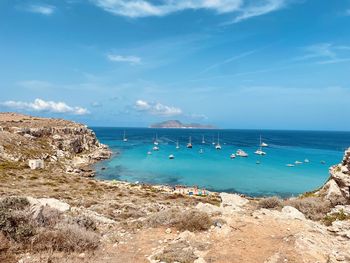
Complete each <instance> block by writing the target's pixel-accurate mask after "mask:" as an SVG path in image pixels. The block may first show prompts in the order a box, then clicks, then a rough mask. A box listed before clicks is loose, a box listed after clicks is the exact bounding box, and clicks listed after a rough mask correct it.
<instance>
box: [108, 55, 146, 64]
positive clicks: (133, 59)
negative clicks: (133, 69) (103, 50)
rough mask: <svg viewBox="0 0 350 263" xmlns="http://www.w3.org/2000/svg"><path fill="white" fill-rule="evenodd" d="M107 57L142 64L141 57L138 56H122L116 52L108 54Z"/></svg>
mask: <svg viewBox="0 0 350 263" xmlns="http://www.w3.org/2000/svg"><path fill="white" fill-rule="evenodd" d="M107 59H108V60H110V61H112V62H125V63H129V64H130V65H137V64H141V58H140V57H137V56H121V55H116V54H107Z"/></svg>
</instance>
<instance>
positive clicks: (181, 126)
mask: <svg viewBox="0 0 350 263" xmlns="http://www.w3.org/2000/svg"><path fill="white" fill-rule="evenodd" d="M149 127H150V128H176V129H215V128H216V127H215V126H213V125H209V124H199V123H182V122H181V121H178V120H169V121H163V122H160V123H154V124H151V125H150V126H149Z"/></svg>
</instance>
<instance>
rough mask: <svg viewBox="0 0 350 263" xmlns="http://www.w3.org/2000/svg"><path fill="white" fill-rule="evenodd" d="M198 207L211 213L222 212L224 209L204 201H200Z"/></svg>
mask: <svg viewBox="0 0 350 263" xmlns="http://www.w3.org/2000/svg"><path fill="white" fill-rule="evenodd" d="M196 208H197V209H198V210H200V211H202V212H205V213H207V214H209V215H214V214H220V213H221V212H222V209H221V208H220V207H218V206H215V205H212V204H208V203H202V202H200V203H198V204H197V205H196Z"/></svg>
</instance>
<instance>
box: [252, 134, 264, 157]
mask: <svg viewBox="0 0 350 263" xmlns="http://www.w3.org/2000/svg"><path fill="white" fill-rule="evenodd" d="M259 146H260V147H259V149H257V150H256V151H255V152H254V153H255V154H258V155H265V154H266V152H264V151H263V150H262V146H261V135H260V143H259Z"/></svg>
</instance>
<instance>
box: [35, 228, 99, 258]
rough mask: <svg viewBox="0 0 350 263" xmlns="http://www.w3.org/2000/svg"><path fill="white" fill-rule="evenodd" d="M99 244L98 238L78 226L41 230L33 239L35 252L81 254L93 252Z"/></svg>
mask: <svg viewBox="0 0 350 263" xmlns="http://www.w3.org/2000/svg"><path fill="white" fill-rule="evenodd" d="M99 244H100V240H99V236H98V235H97V234H96V233H94V232H92V231H89V230H86V229H85V228H82V227H80V226H78V225H69V224H62V225H59V226H58V227H57V228H55V229H51V230H46V229H43V230H42V231H40V232H39V233H38V235H37V236H35V238H34V239H33V242H32V245H33V249H34V250H36V251H47V250H49V251H62V252H82V251H87V250H95V249H96V248H98V246H99Z"/></svg>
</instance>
